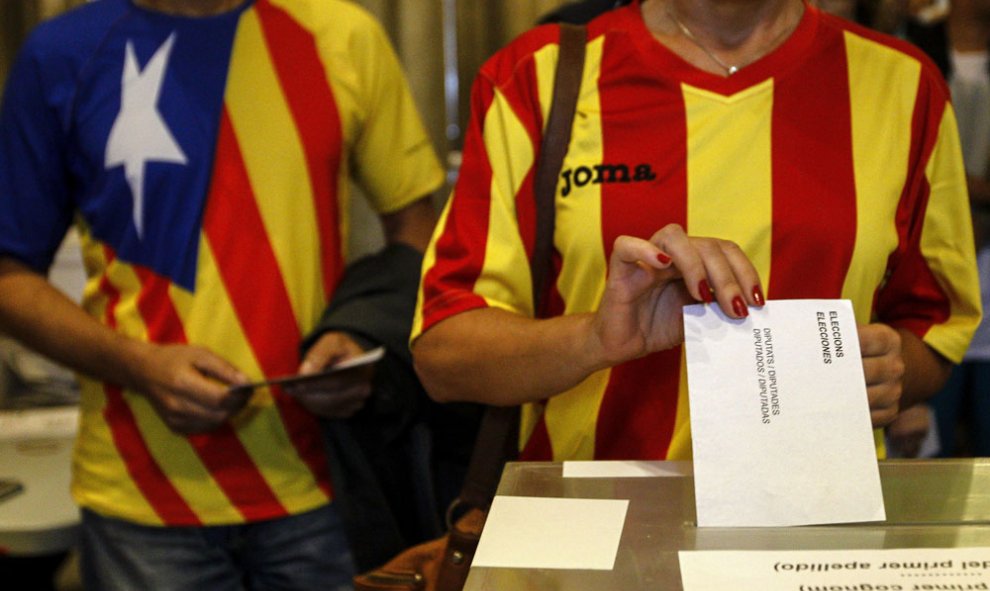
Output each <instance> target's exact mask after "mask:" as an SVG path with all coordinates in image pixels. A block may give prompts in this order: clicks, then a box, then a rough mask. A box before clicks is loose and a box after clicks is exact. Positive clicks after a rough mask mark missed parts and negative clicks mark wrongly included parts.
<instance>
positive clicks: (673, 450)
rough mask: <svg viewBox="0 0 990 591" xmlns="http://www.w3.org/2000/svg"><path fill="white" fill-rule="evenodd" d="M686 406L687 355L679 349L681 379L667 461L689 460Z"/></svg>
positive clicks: (689, 417) (688, 414) (689, 422)
mask: <svg viewBox="0 0 990 591" xmlns="http://www.w3.org/2000/svg"><path fill="white" fill-rule="evenodd" d="M689 408H690V407H689V404H688V387H687V355H686V354H685V352H684V349H683V348H682V349H681V379H680V383H679V384H678V385H677V417H676V418H675V419H674V433H673V434H672V435H671V438H670V446H669V447H668V448H667V459H668V460H690V459H691V457H692V451H693V449H692V447H691V414H690V411H689Z"/></svg>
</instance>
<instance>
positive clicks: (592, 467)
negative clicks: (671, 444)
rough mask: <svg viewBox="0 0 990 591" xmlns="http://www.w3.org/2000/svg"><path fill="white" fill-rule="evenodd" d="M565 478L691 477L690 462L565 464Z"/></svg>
mask: <svg viewBox="0 0 990 591" xmlns="http://www.w3.org/2000/svg"><path fill="white" fill-rule="evenodd" d="M562 475H563V477H564V478H654V477H663V476H690V475H691V463H690V462H647V461H638V460H596V461H592V462H576V461H566V462H564V467H563V472H562Z"/></svg>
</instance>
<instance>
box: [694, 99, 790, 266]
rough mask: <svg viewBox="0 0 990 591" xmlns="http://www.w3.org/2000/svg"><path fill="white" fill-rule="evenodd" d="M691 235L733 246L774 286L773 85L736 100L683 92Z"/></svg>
mask: <svg viewBox="0 0 990 591" xmlns="http://www.w3.org/2000/svg"><path fill="white" fill-rule="evenodd" d="M682 91H683V95H684V104H685V109H686V115H687V129H688V133H687V142H688V160H687V191H688V205H687V232H688V234H691V235H694V236H717V237H719V238H723V239H727V240H732V241H735V242H736V243H737V244H739V246H741V247H742V249H743V250H744V251H746V254H747V255H749V257H750V260H751V261H752V262H753V265H754V266H755V267H756V270H757V272H759V274H760V278H761V279H762V280H763V285H769V284H770V241H771V235H770V230H771V228H772V227H773V224H772V213H773V204H772V170H771V149H770V135H771V120H772V114H773V80H767V81H766V82H763V83H761V84H758V85H756V86H753V87H750V88H748V89H746V90H744V91H742V92H740V93H738V94H735V95H732V96H728V97H726V96H722V95H719V94H715V93H711V92H708V91H705V90H701V89H698V88H692V87H690V86H687V85H684V86H683V87H682Z"/></svg>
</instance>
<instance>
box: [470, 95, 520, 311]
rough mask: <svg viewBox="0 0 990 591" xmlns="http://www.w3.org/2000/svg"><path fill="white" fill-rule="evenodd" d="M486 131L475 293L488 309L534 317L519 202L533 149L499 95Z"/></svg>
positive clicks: (489, 113) (487, 120)
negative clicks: (484, 224)
mask: <svg viewBox="0 0 990 591" xmlns="http://www.w3.org/2000/svg"><path fill="white" fill-rule="evenodd" d="M484 127H485V129H484V142H485V149H486V151H487V152H488V157H489V161H490V163H491V167H492V185H491V204H490V207H489V214H488V237H487V244H486V245H485V262H484V266H483V268H482V271H481V275H480V276H479V277H478V279H477V281H476V282H475V286H474V292H475V293H477V294H478V295H480V296H482V297H483V298H485V300H486V301H487V302H488V305H490V306H493V307H498V308H504V309H507V310H510V311H512V312H516V313H520V314H524V315H526V316H532V315H533V304H532V299H533V297H532V281H531V280H530V276H529V261H528V260H526V255H525V253H526V249H525V247H524V246H523V242H522V237H521V236H520V234H519V225H518V223H517V219H516V204H515V198H516V194H517V193H518V192H519V187H520V186H521V185H522V183H523V180H524V179H525V178H526V175H527V173H529V170H530V168H531V167H532V166H533V158H534V150H533V144H532V142H531V140H530V138H529V135H528V134H527V133H526V128H525V127H523V124H522V123H521V122H520V121H519V119H518V118H517V117H516V114H515V113H514V112H513V111H512V107H511V106H510V105H509V102H508V101H507V100H506V98H505V97H504V96H503V95H502V94H501V93H500V92H498V90H496V91H495V97H494V100H493V101H492V105H491V107H490V108H489V109H488V113H487V115H486V116H485V124H484Z"/></svg>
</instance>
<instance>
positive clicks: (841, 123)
mask: <svg viewBox="0 0 990 591" xmlns="http://www.w3.org/2000/svg"><path fill="white" fill-rule="evenodd" d="M821 34H822V36H824V35H825V32H824V30H823V31H822V33H821ZM821 49H822V50H821V51H816V52H814V54H809V57H808V61H807V63H805V64H804V65H803V66H802V67H801V68H799V69H795V70H793V71H792V72H791V73H790V74H788V75H786V76H784V77H782V78H780V79H777V80H775V82H774V84H775V86H774V98H773V101H774V104H773V122H772V136H771V146H772V147H771V153H772V159H773V160H772V167H771V168H772V169H773V173H772V174H773V178H772V182H773V231H772V233H773V241H772V245H771V253H770V257H771V258H770V261H771V263H770V264H771V269H770V285H769V286H768V287H767V294H766V295H767V297H768V298H774V299H782V298H838V297H841V295H842V286H843V284H844V282H845V278H846V273H847V271H848V268H849V262H850V260H851V259H852V254H853V248H854V246H855V243H856V183H855V177H854V164H853V160H852V115H851V112H850V105H849V84H848V73H847V68H846V54H845V44H844V42H843V38H842V34H841V32H840V31H837V30H832V29H830V30H829V34H828V39H827V40H826V41H824V42H823V44H822V46H821ZM808 113H815V114H816V115H815V116H814V117H809V116H808Z"/></svg>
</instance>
